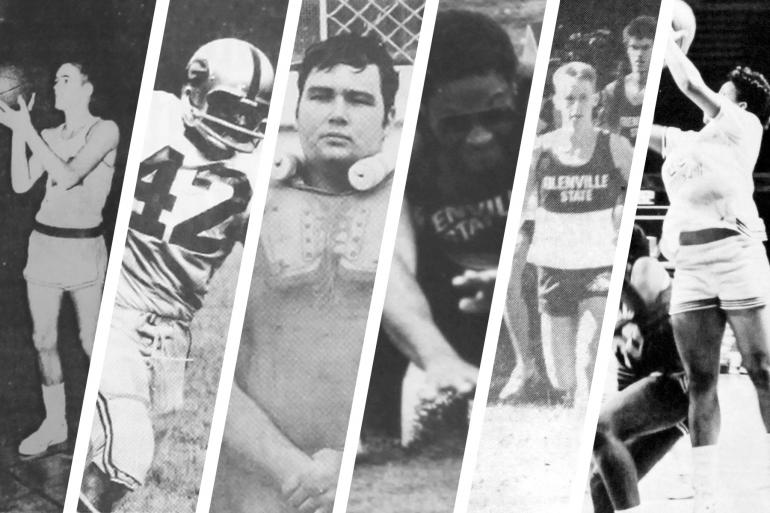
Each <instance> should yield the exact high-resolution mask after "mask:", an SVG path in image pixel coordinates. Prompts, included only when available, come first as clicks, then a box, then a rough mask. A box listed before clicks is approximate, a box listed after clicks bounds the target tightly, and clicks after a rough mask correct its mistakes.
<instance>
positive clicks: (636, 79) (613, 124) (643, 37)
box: [599, 16, 657, 146]
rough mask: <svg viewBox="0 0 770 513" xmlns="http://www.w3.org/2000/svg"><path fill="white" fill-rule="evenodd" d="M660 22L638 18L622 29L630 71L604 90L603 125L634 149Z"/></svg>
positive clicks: (647, 17) (602, 99) (602, 100)
mask: <svg viewBox="0 0 770 513" xmlns="http://www.w3.org/2000/svg"><path fill="white" fill-rule="evenodd" d="M656 26H657V22H656V20H655V18H653V17H652V16H639V17H637V18H634V19H633V20H632V21H631V23H629V24H628V25H626V27H625V28H624V29H623V44H624V45H625V47H626V56H627V57H628V63H629V65H630V67H631V72H630V73H628V74H627V75H623V76H621V77H619V78H618V79H617V80H615V81H614V82H611V83H610V84H608V85H607V87H605V88H604V91H602V98H601V103H602V108H601V112H600V113H599V124H600V126H602V127H604V128H607V129H608V130H610V131H611V132H615V133H618V134H620V135H622V136H623V137H625V138H626V139H628V141H629V142H630V143H631V145H632V146H633V144H634V141H636V132H637V130H638V127H639V116H640V115H641V113H642V101H643V100H644V88H645V85H646V84H647V72H648V70H649V68H650V57H651V56H652V43H653V41H654V39H655V28H656Z"/></svg>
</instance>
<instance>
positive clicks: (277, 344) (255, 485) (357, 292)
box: [212, 34, 398, 513]
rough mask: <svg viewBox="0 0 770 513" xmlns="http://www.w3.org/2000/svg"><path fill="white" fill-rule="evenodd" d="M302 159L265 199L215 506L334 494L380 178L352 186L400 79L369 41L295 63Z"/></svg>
mask: <svg viewBox="0 0 770 513" xmlns="http://www.w3.org/2000/svg"><path fill="white" fill-rule="evenodd" d="M298 86H299V93H300V94H299V100H298V103H297V108H296V117H297V131H298V135H299V140H300V144H301V146H302V153H303V155H304V161H303V162H302V164H301V167H300V169H299V170H298V172H297V173H296V174H294V175H292V176H290V177H289V178H288V179H287V180H283V181H280V182H279V181H274V182H273V183H272V185H271V189H270V191H269V193H268V199H267V205H266V207H265V217H264V220H263V223H262V229H261V235H260V241H259V249H258V252H257V259H256V262H255V268H254V275H253V279H252V284H251V290H250V296H249V302H248V306H247V313H246V320H245V324H244V329H243V336H242V339H241V347H240V352H239V355H238V364H237V367H236V373H235V382H234V383H233V391H232V395H231V398H230V407H229V412H228V419H227V425H226V428H225V434H224V441H223V450H222V454H221V457H220V461H219V468H218V473H217V479H216V484H215V488H214V498H213V503H212V510H213V511H218V512H221V513H245V512H250V511H254V508H258V509H259V511H260V512H262V513H279V512H286V513H289V512H291V513H296V512H297V511H301V512H303V513H305V512H307V513H328V512H330V511H331V509H332V506H333V502H334V494H335V491H336V485H337V476H338V473H339V467H340V461H341V456H342V447H343V445H344V442H345V435H346V432H347V426H348V420H349V415H350V407H351V402H352V398H353V391H354V388H355V382H356V375H357V371H358V362H359V357H360V353H361V344H362V341H363V337H364V331H365V328H366V321H367V317H368V312H369V301H370V296H371V292H372V286H373V282H374V275H375V272H376V269H377V261H378V256H379V249H380V240H381V239H382V232H383V229H384V225H385V213H386V209H387V204H388V199H389V195H390V185H391V180H390V179H389V178H386V179H385V180H384V181H382V182H380V183H379V184H377V185H375V186H374V187H373V188H370V189H368V190H366V191H357V190H356V189H354V188H353V186H352V185H351V183H350V180H349V177H348V171H349V170H350V168H351V166H352V165H353V164H354V163H356V162H358V161H360V160H361V159H364V158H367V157H370V156H373V155H375V154H377V153H378V152H380V151H381V149H382V145H383V141H384V139H385V136H386V134H387V133H388V131H389V130H390V127H391V123H392V120H393V116H394V101H395V95H396V91H397V89H398V74H397V73H396V71H395V69H394V67H393V60H392V59H391V57H390V55H388V53H387V51H386V49H385V48H384V46H383V45H381V44H380V42H379V41H378V40H377V39H376V38H375V37H373V36H366V37H362V36H359V35H355V34H346V35H339V36H334V37H331V38H329V39H326V40H324V41H322V42H319V43H316V44H315V45H313V46H311V47H310V48H308V50H307V52H306V53H305V56H304V59H303V60H302V63H301V65H300V69H299V76H298Z"/></svg>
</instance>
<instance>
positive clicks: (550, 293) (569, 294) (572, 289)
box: [537, 267, 612, 317]
mask: <svg viewBox="0 0 770 513" xmlns="http://www.w3.org/2000/svg"><path fill="white" fill-rule="evenodd" d="M537 275H538V298H539V301H540V312H541V313H547V314H549V315H553V316H555V317H569V316H573V315H577V314H578V308H579V306H580V302H581V301H583V300H585V299H589V298H592V297H597V296H601V297H604V296H606V295H607V291H608V290H609V286H610V276H611V275H612V267H597V268H594V269H576V270H573V269H554V268H552V267H538V269H537Z"/></svg>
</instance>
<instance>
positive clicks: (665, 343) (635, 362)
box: [615, 279, 682, 389]
mask: <svg viewBox="0 0 770 513" xmlns="http://www.w3.org/2000/svg"><path fill="white" fill-rule="evenodd" d="M670 300H671V285H669V286H668V287H667V288H666V289H664V290H663V291H661V292H660V294H658V296H657V297H656V298H655V301H653V303H652V304H650V305H646V304H645V303H644V301H643V300H642V298H641V297H640V296H639V293H638V292H637V291H636V289H634V287H633V286H632V285H631V284H630V283H629V281H628V279H626V280H625V281H624V282H623V290H622V292H621V297H620V314H619V315H618V321H617V324H616V326H615V334H616V336H617V335H620V332H621V331H622V329H623V326H625V325H627V324H630V323H633V324H636V326H637V327H638V328H639V332H640V334H641V336H642V340H641V341H636V343H635V344H634V347H633V349H632V348H629V347H628V346H626V345H622V344H621V345H618V346H616V348H615V358H616V359H617V361H618V370H617V372H618V385H619V387H620V388H621V389H622V388H625V387H626V386H628V385H630V384H631V383H633V382H635V381H638V380H640V379H642V378H644V377H646V376H648V375H650V374H651V373H652V372H662V373H664V374H666V373H671V372H679V371H681V370H682V362H681V360H680V359H679V353H678V352H677V350H676V344H675V342H674V332H673V330H672V328H671V321H670V318H669V314H668V307H669V303H670ZM636 344H638V345H636Z"/></svg>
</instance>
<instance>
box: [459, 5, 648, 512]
mask: <svg viewBox="0 0 770 513" xmlns="http://www.w3.org/2000/svg"><path fill="white" fill-rule="evenodd" d="M659 9H660V3H659V1H649V2H638V3H635V4H634V5H628V4H627V3H625V2H617V1H608V0H602V1H599V0H597V1H593V2H562V3H561V4H560V7H559V12H558V15H557V19H556V27H555V34H554V40H553V47H552V50H551V56H550V63H549V68H548V73H547V77H546V84H545V91H544V95H543V101H542V104H541V110H540V119H539V126H538V135H537V138H536V139H535V143H534V152H533V154H532V160H531V165H530V170H529V175H528V179H527V187H526V194H525V199H524V205H523V210H522V215H521V225H520V227H519V233H518V237H517V240H516V246H515V251H514V259H513V266H512V271H511V278H510V282H509V284H508V285H509V286H508V297H507V299H506V308H505V310H504V312H503V329H502V330H501V336H500V339H499V341H498V349H497V353H496V357H495V360H496V361H495V364H494V369H493V375H492V380H491V386H490V393H489V399H488V406H487V411H486V416H485V422H484V426H483V431H482V434H481V441H480V445H479V449H478V461H477V465H476V470H475V473H474V476H473V485H472V490H471V495H470V503H469V508H468V511H472V512H474V513H480V512H494V511H510V510H514V509H515V510H517V511H528V512H538V513H539V512H557V511H563V510H564V508H565V507H567V506H568V501H569V493H570V490H571V488H570V487H571V482H572V480H573V478H574V474H575V472H576V469H577V463H578V462H577V456H578V447H579V446H580V441H581V440H580V435H581V432H582V426H583V422H584V417H585V413H586V404H587V399H588V395H589V388H590V384H591V380H592V376H593V370H594V369H593V368H594V363H595V360H596V351H597V348H598V343H599V334H600V330H601V326H602V321H603V316H604V310H605V303H606V297H607V294H608V291H609V283H610V277H611V273H612V265H613V261H614V259H615V248H616V243H617V230H618V228H619V224H620V219H621V215H622V206H623V202H624V201H625V194H626V188H627V182H628V175H629V172H630V169H631V160H632V154H633V144H634V142H635V139H636V130H637V127H638V124H639V116H640V113H641V109H642V103H643V100H644V98H645V89H646V84H647V80H648V72H649V66H650V57H651V53H652V47H653V42H654V39H655V32H656V28H657V15H658V10H659Z"/></svg>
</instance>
